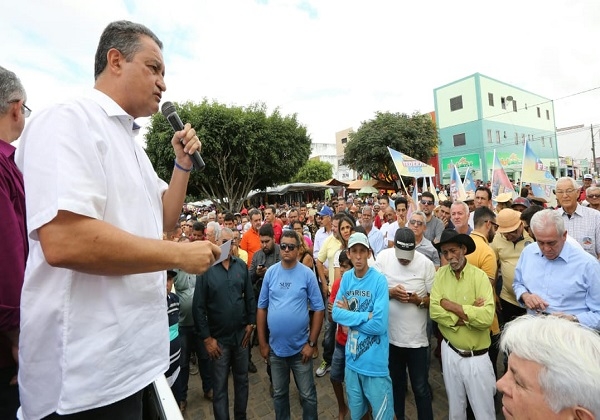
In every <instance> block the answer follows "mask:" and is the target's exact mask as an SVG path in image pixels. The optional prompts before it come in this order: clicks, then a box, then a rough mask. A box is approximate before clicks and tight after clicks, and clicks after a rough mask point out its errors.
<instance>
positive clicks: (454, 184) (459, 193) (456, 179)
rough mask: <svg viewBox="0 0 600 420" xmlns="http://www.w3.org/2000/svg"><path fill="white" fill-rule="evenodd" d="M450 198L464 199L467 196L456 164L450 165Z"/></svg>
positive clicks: (453, 199) (454, 199)
mask: <svg viewBox="0 0 600 420" xmlns="http://www.w3.org/2000/svg"><path fill="white" fill-rule="evenodd" d="M450 198H451V199H452V201H456V200H461V201H464V200H465V199H466V198H467V192H466V191H465V187H464V185H463V183H462V180H461V179H460V174H459V173H458V168H457V167H456V165H452V173H451V174H450Z"/></svg>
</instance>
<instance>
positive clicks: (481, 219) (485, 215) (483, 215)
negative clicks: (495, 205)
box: [473, 207, 496, 228]
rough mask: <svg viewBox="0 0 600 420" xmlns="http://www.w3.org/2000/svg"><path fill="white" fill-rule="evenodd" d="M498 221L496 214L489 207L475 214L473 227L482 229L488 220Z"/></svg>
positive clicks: (476, 210)
mask: <svg viewBox="0 0 600 420" xmlns="http://www.w3.org/2000/svg"><path fill="white" fill-rule="evenodd" d="M494 219H496V214H495V213H494V212H493V211H492V210H491V209H490V208H489V207H479V208H478V209H475V211H474V212H473V225H474V226H475V227H476V228H478V227H481V225H483V224H484V223H485V222H487V221H488V220H492V221H493V220H494Z"/></svg>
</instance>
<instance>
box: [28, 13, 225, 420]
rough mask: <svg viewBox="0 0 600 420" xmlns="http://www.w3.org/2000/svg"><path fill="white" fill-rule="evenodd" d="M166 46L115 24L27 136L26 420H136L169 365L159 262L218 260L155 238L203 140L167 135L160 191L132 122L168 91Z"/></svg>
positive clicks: (190, 268) (198, 244)
mask: <svg viewBox="0 0 600 420" xmlns="http://www.w3.org/2000/svg"><path fill="white" fill-rule="evenodd" d="M161 48H162V43H161V42H160V40H159V39H158V38H157V37H156V35H154V33H152V31H150V30H149V29H148V28H146V27H145V26H143V25H140V24H136V23H132V22H127V21H119V22H113V23H111V24H109V25H108V26H107V28H106V29H105V30H104V32H103V34H102V36H101V38H100V43H99V45H98V50H97V52H96V63H95V79H96V81H95V85H94V90H93V91H91V92H89V93H88V94H87V95H86V96H85V97H83V98H79V99H75V100H72V101H69V102H66V103H62V104H60V105H57V106H54V107H51V108H48V109H47V110H45V111H41V112H39V113H38V115H37V118H34V119H33V120H32V121H31V123H30V124H29V125H28V126H27V129H26V130H25V133H24V135H23V137H22V140H21V145H20V148H19V149H20V150H19V152H20V153H19V155H18V159H17V163H18V164H19V166H20V168H21V169H22V171H23V174H24V179H25V190H26V192H27V194H28V199H27V225H28V234H29V243H30V253H29V259H28V262H27V271H26V274H25V282H24V286H23V292H22V299H21V348H20V353H19V362H20V370H19V387H20V393H21V403H22V407H21V408H22V416H23V418H25V419H39V418H50V419H60V418H73V417H76V418H85V419H96V418H98V419H100V418H102V419H104V418H114V419H124V418H127V419H141V418H142V394H143V389H144V388H145V387H146V386H147V385H149V384H150V383H152V382H153V381H154V380H155V379H157V378H158V377H159V376H160V375H162V374H164V373H165V372H166V371H167V367H168V364H169V328H168V321H167V316H166V314H167V307H166V302H167V299H166V272H165V270H166V269H168V268H171V267H178V268H181V269H182V270H183V271H185V272H188V273H200V272H204V271H206V270H207V269H208V268H209V267H210V266H211V265H212V263H213V262H214V261H215V258H218V257H219V255H220V250H219V248H218V247H217V246H216V245H213V244H210V243H208V242H203V241H195V242H191V243H176V242H172V241H163V240H162V234H163V231H169V230H172V229H174V228H175V226H176V223H177V220H178V218H179V214H180V212H181V206H182V204H183V200H184V199H185V194H186V189H187V183H188V179H189V175H190V170H191V168H192V161H191V159H190V156H189V155H190V154H192V153H194V152H195V151H196V150H198V149H199V147H200V142H199V140H198V138H197V137H196V133H195V131H194V130H193V129H191V127H190V125H189V124H186V126H185V128H184V129H183V130H181V131H178V132H176V133H175V135H174V136H173V138H172V139H171V144H172V146H173V150H174V153H175V162H174V168H173V175H172V177H171V181H170V184H169V185H167V184H166V183H165V182H164V181H162V180H161V179H159V178H158V176H157V175H156V173H155V172H154V169H153V168H152V164H151V163H150V160H149V159H148V157H147V156H146V154H145V152H144V149H143V148H142V147H141V146H140V145H139V144H138V143H136V141H135V135H136V134H137V132H138V129H139V126H137V125H136V123H135V122H134V119H135V118H138V117H146V116H149V115H152V114H154V113H155V112H157V111H158V106H159V102H160V100H161V96H162V92H164V91H165V90H166V85H165V82H164V68H165V67H164V62H163V57H162V51H161ZM180 139H181V141H180ZM132 215H135V217H132Z"/></svg>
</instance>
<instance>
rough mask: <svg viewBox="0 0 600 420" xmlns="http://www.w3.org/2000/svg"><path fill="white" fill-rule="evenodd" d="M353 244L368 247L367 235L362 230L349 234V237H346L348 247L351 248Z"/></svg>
mask: <svg viewBox="0 0 600 420" xmlns="http://www.w3.org/2000/svg"><path fill="white" fill-rule="evenodd" d="M354 245H362V246H364V247H366V248H370V245H369V240H368V239H367V235H365V234H364V233H362V232H354V233H353V234H352V235H350V239H348V249H350V248H352V247H353V246H354Z"/></svg>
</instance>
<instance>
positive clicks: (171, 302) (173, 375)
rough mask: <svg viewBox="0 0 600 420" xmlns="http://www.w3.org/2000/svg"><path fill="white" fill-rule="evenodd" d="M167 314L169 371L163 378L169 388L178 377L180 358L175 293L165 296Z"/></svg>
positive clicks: (177, 301)
mask: <svg viewBox="0 0 600 420" xmlns="http://www.w3.org/2000/svg"><path fill="white" fill-rule="evenodd" d="M167 308H168V309H167V314H168V316H169V339H170V340H171V348H170V350H169V369H168V370H167V371H166V372H165V377H166V378H167V382H168V383H169V386H173V384H174V383H175V380H177V376H178V375H179V369H180V367H179V358H180V357H181V341H180V339H179V298H178V297H177V295H176V294H175V293H168V294H167Z"/></svg>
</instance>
